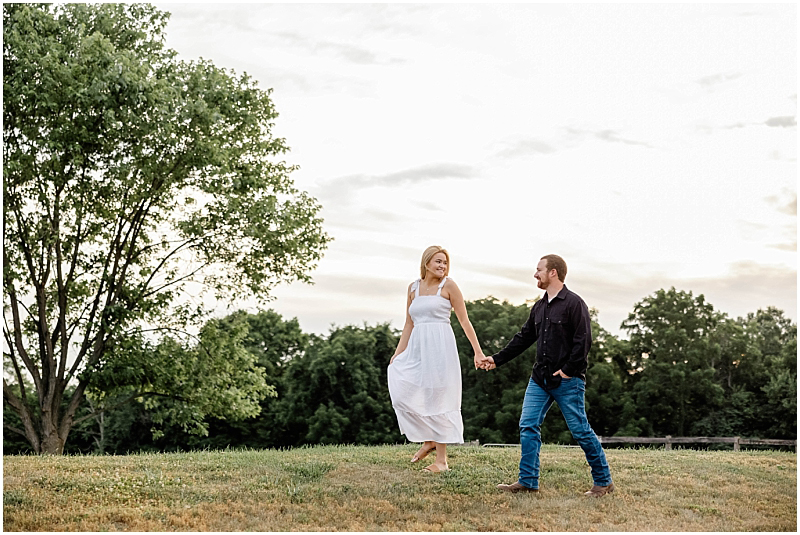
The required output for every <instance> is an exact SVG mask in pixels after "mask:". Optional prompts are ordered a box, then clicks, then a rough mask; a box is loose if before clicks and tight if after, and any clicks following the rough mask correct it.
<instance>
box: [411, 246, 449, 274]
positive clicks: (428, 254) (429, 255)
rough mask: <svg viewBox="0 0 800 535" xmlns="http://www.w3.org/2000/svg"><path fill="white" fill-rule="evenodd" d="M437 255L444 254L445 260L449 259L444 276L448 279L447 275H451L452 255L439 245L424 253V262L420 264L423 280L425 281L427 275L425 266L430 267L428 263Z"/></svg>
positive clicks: (429, 248)
mask: <svg viewBox="0 0 800 535" xmlns="http://www.w3.org/2000/svg"><path fill="white" fill-rule="evenodd" d="M436 253H444V256H445V258H447V267H446V268H444V276H445V277H446V276H447V275H449V274H450V254H449V253H448V252H447V249H445V248H444V247H440V246H438V245H431V246H430V247H428V248H427V249H425V252H424V253H422V262H420V264H419V273H420V276H421V278H423V279H424V278H425V275H426V273H427V270H426V269H425V266H427V265H428V262H430V261H431V258H433V255H435V254H436Z"/></svg>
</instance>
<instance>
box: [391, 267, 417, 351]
mask: <svg viewBox="0 0 800 535" xmlns="http://www.w3.org/2000/svg"><path fill="white" fill-rule="evenodd" d="M413 285H414V283H413V282H412V283H411V284H409V285H408V291H407V292H406V323H405V325H403V334H401V335H400V341H399V342H398V343H397V349H395V350H394V355H392V359H391V360H390V361H389V364H391V363H392V362H394V359H395V357H396V356H397V355H399V354H400V353H402V352H403V351H405V350H406V348H407V347H408V339H409V338H411V330H412V329H413V328H414V321H413V320H412V319H411V314H409V313H408V307H410V306H411V286H413Z"/></svg>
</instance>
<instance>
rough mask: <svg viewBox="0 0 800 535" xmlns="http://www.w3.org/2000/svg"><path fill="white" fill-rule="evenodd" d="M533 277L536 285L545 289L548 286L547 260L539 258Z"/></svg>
mask: <svg viewBox="0 0 800 535" xmlns="http://www.w3.org/2000/svg"><path fill="white" fill-rule="evenodd" d="M533 277H534V278H535V279H536V281H537V282H536V286H538V287H539V288H541V289H542V290H546V289H547V287H548V286H550V275H549V274H548V273H547V260H539V263H538V264H536V273H534V275H533Z"/></svg>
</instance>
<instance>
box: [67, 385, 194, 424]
mask: <svg viewBox="0 0 800 535" xmlns="http://www.w3.org/2000/svg"><path fill="white" fill-rule="evenodd" d="M145 396H156V397H164V398H168V399H175V400H178V401H189V400H187V399H186V398H184V397H181V396H175V395H172V394H162V393H161V392H136V393H134V394H131V395H130V396H128V397H127V398H125V399H124V400H122V401H120V402H119V403H115V404H114V405H112V406H111V407H105V408H103V409H100V410H99V411H93V412H92V413H91V414H87V415H86V416H81V417H80V418H78V419H77V420H75V421H74V422H72V424H73V425H78V424H79V423H81V422H83V421H86V420H88V419H89V418H95V417H97V416H98V415H100V414H103V413H105V412H109V411H112V410H114V409H117V408H119V407H122V406H123V405H125V404H126V403H130V402H131V401H132V400H134V399H136V398H141V397H145Z"/></svg>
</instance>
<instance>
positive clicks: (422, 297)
mask: <svg viewBox="0 0 800 535" xmlns="http://www.w3.org/2000/svg"><path fill="white" fill-rule="evenodd" d="M449 271H450V255H449V254H448V252H447V251H446V250H445V249H443V248H442V247H439V246H436V245H434V246H431V247H428V248H427V249H426V250H425V252H424V253H423V254H422V261H421V263H420V278H419V279H417V280H416V281H414V282H412V283H411V284H410V285H409V287H408V291H407V294H406V321H405V325H404V327H403V333H402V335H401V336H400V342H399V343H398V344H397V349H396V350H395V354H394V356H393V357H392V359H391V361H390V362H389V369H388V381H389V394H390V396H391V398H392V406H393V407H394V410H395V413H396V414H397V422H398V424H399V426H400V432H401V433H402V434H404V435H405V436H406V438H407V439H408V440H409V441H410V442H422V447H420V449H419V450H418V451H417V452H416V453H415V454H414V456H413V457H412V459H411V462H417V461H420V460H422V459H424V458H425V457H426V456H427V455H428V454H430V453H431V452H435V455H436V461H435V462H434V463H433V464H431V465H430V466H428V467H426V468H425V470H426V471H429V472H443V471H446V470H449V468H448V466H447V444H460V443H463V442H464V436H463V435H464V424H463V422H462V420H461V366H460V363H459V358H458V351H457V349H456V339H455V336H454V334H453V329H452V328H451V327H450V310H451V309H453V310H455V313H456V317H457V318H458V321H459V323H460V324H461V327H462V328H463V329H464V333H465V334H466V335H467V338H468V339H469V341H470V344H472V348H473V350H474V351H475V369H478V368H481V369H483V370H487V371H488V370H493V369H495V368H497V367H499V366H502V365H503V364H504V363H506V362H508V361H510V360H511V359H513V358H515V357H517V356H519V355H520V354H521V353H522V352H523V351H525V350H526V349H527V348H529V347H530V346H531V345H533V344H534V343H535V342H538V343H537V347H536V364H535V365H534V367H533V372H532V373H531V379H530V382H529V383H528V388H527V390H526V392H525V398H524V400H523V402H522V415H521V417H520V421H519V427H520V444H521V446H522V456H521V458H520V463H519V479H518V481H516V482H514V483H511V484H501V485H497V488H498V489H500V490H503V491H506V492H538V491H539V450H540V449H541V445H542V440H541V426H542V422H543V421H544V417H545V415H546V414H547V411H548V409H549V408H550V406H551V405H552V404H553V402H554V401H555V402H557V403H558V406H559V408H560V409H561V412H562V414H563V415H564V418H565V420H566V421H567V425H568V427H569V430H570V432H571V433H572V436H573V437H574V438H575V440H576V441H577V442H578V444H580V446H581V448H582V449H583V451H584V453H585V454H586V460H587V461H588V463H589V465H590V466H591V469H592V479H593V480H594V486H593V487H592V488H591V489H590V490H589V491H588V492H586V493H585V494H586V496H591V497H600V496H603V495H605V494H607V493H610V492H612V491H613V490H614V484H613V483H612V482H611V472H610V470H609V467H608V463H607V462H606V456H605V453H604V452H603V447H602V445H601V444H600V441H599V440H598V438H597V435H596V434H595V432H594V431H593V430H592V428H591V426H590V425H589V422H588V420H587V418H586V409H585V407H584V392H585V384H586V383H585V381H586V366H587V362H588V360H587V355H588V353H589V348H590V347H591V343H592V330H591V321H590V319H589V309H588V308H587V306H586V303H584V301H583V299H581V298H580V297H579V296H578V295H577V294H575V293H573V292H571V291H569V290H568V289H567V287H566V286H565V285H564V278H565V277H566V275H567V264H566V263H565V262H564V260H563V259H562V258H561V257H560V256H557V255H546V256H544V257H542V259H541V260H540V261H539V263H538V265H537V266H536V273H535V275H534V277H535V278H536V281H537V286H538V287H539V288H540V289H542V290H545V294H544V296H543V297H542V299H540V300H539V301H537V302H536V303H535V304H534V305H533V308H532V310H531V314H530V317H529V318H528V320H527V321H526V322H525V324H524V325H523V326H522V328H521V329H520V331H519V332H518V333H517V334H516V335H514V338H513V339H512V340H511V341H510V342H509V343H508V344H507V345H506V347H505V348H503V349H502V350H501V351H500V352H498V353H496V354H495V355H492V356H490V357H487V356H486V355H484V354H483V351H482V350H481V346H480V343H479V342H478V337H477V336H476V334H475V329H473V327H472V324H471V323H470V321H469V317H468V316H467V309H466V306H465V304H464V297H463V295H462V294H461V290H459V288H458V286H457V285H456V283H455V282H454V281H453V280H452V279H450V278H449V277H448V276H447V275H448V273H449Z"/></svg>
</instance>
